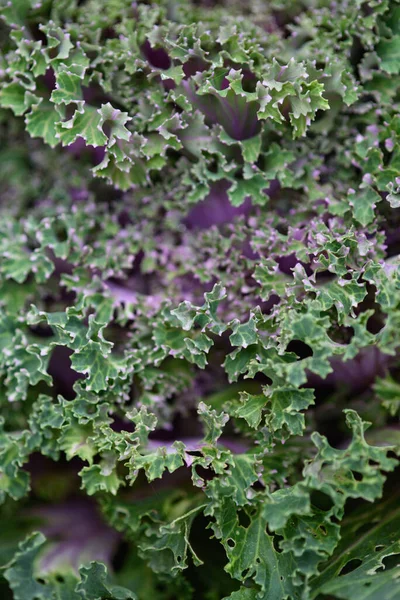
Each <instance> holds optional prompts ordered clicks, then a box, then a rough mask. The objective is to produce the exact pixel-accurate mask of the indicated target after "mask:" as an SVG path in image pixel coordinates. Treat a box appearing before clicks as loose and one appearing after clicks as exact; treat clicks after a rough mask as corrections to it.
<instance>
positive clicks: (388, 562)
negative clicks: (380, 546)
mask: <svg viewBox="0 0 400 600" xmlns="http://www.w3.org/2000/svg"><path fill="white" fill-rule="evenodd" d="M399 565H400V553H397V554H391V555H390V556H385V558H383V559H382V566H380V567H379V569H377V570H376V573H378V572H380V571H389V570H390V569H394V568H395V567H398V566H399Z"/></svg>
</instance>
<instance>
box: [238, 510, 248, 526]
mask: <svg viewBox="0 0 400 600" xmlns="http://www.w3.org/2000/svg"><path fill="white" fill-rule="evenodd" d="M238 519H239V525H241V526H242V527H244V528H245V529H247V528H248V527H249V525H250V517H249V515H248V514H247V513H246V511H245V510H239V512H238Z"/></svg>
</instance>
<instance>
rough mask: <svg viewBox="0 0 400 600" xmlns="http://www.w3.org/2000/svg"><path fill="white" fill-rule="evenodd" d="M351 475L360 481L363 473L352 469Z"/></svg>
mask: <svg viewBox="0 0 400 600" xmlns="http://www.w3.org/2000/svg"><path fill="white" fill-rule="evenodd" d="M353 477H354V479H355V480H356V481H362V480H363V474H362V473H359V472H358V471H353Z"/></svg>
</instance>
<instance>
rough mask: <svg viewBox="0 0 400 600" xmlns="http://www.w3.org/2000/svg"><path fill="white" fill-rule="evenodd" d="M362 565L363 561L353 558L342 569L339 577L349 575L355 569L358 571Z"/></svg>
mask: <svg viewBox="0 0 400 600" xmlns="http://www.w3.org/2000/svg"><path fill="white" fill-rule="evenodd" d="M361 564H362V560H360V559H359V558H352V559H351V560H349V562H348V563H346V564H345V565H344V567H342V569H341V571H340V573H339V575H347V573H351V572H352V571H354V570H355V569H358V567H359V566H360V565H361Z"/></svg>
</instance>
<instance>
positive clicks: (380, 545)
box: [375, 544, 385, 552]
mask: <svg viewBox="0 0 400 600" xmlns="http://www.w3.org/2000/svg"><path fill="white" fill-rule="evenodd" d="M384 547H385V546H382V544H378V546H375V552H380V551H381V550H383V549H384Z"/></svg>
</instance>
